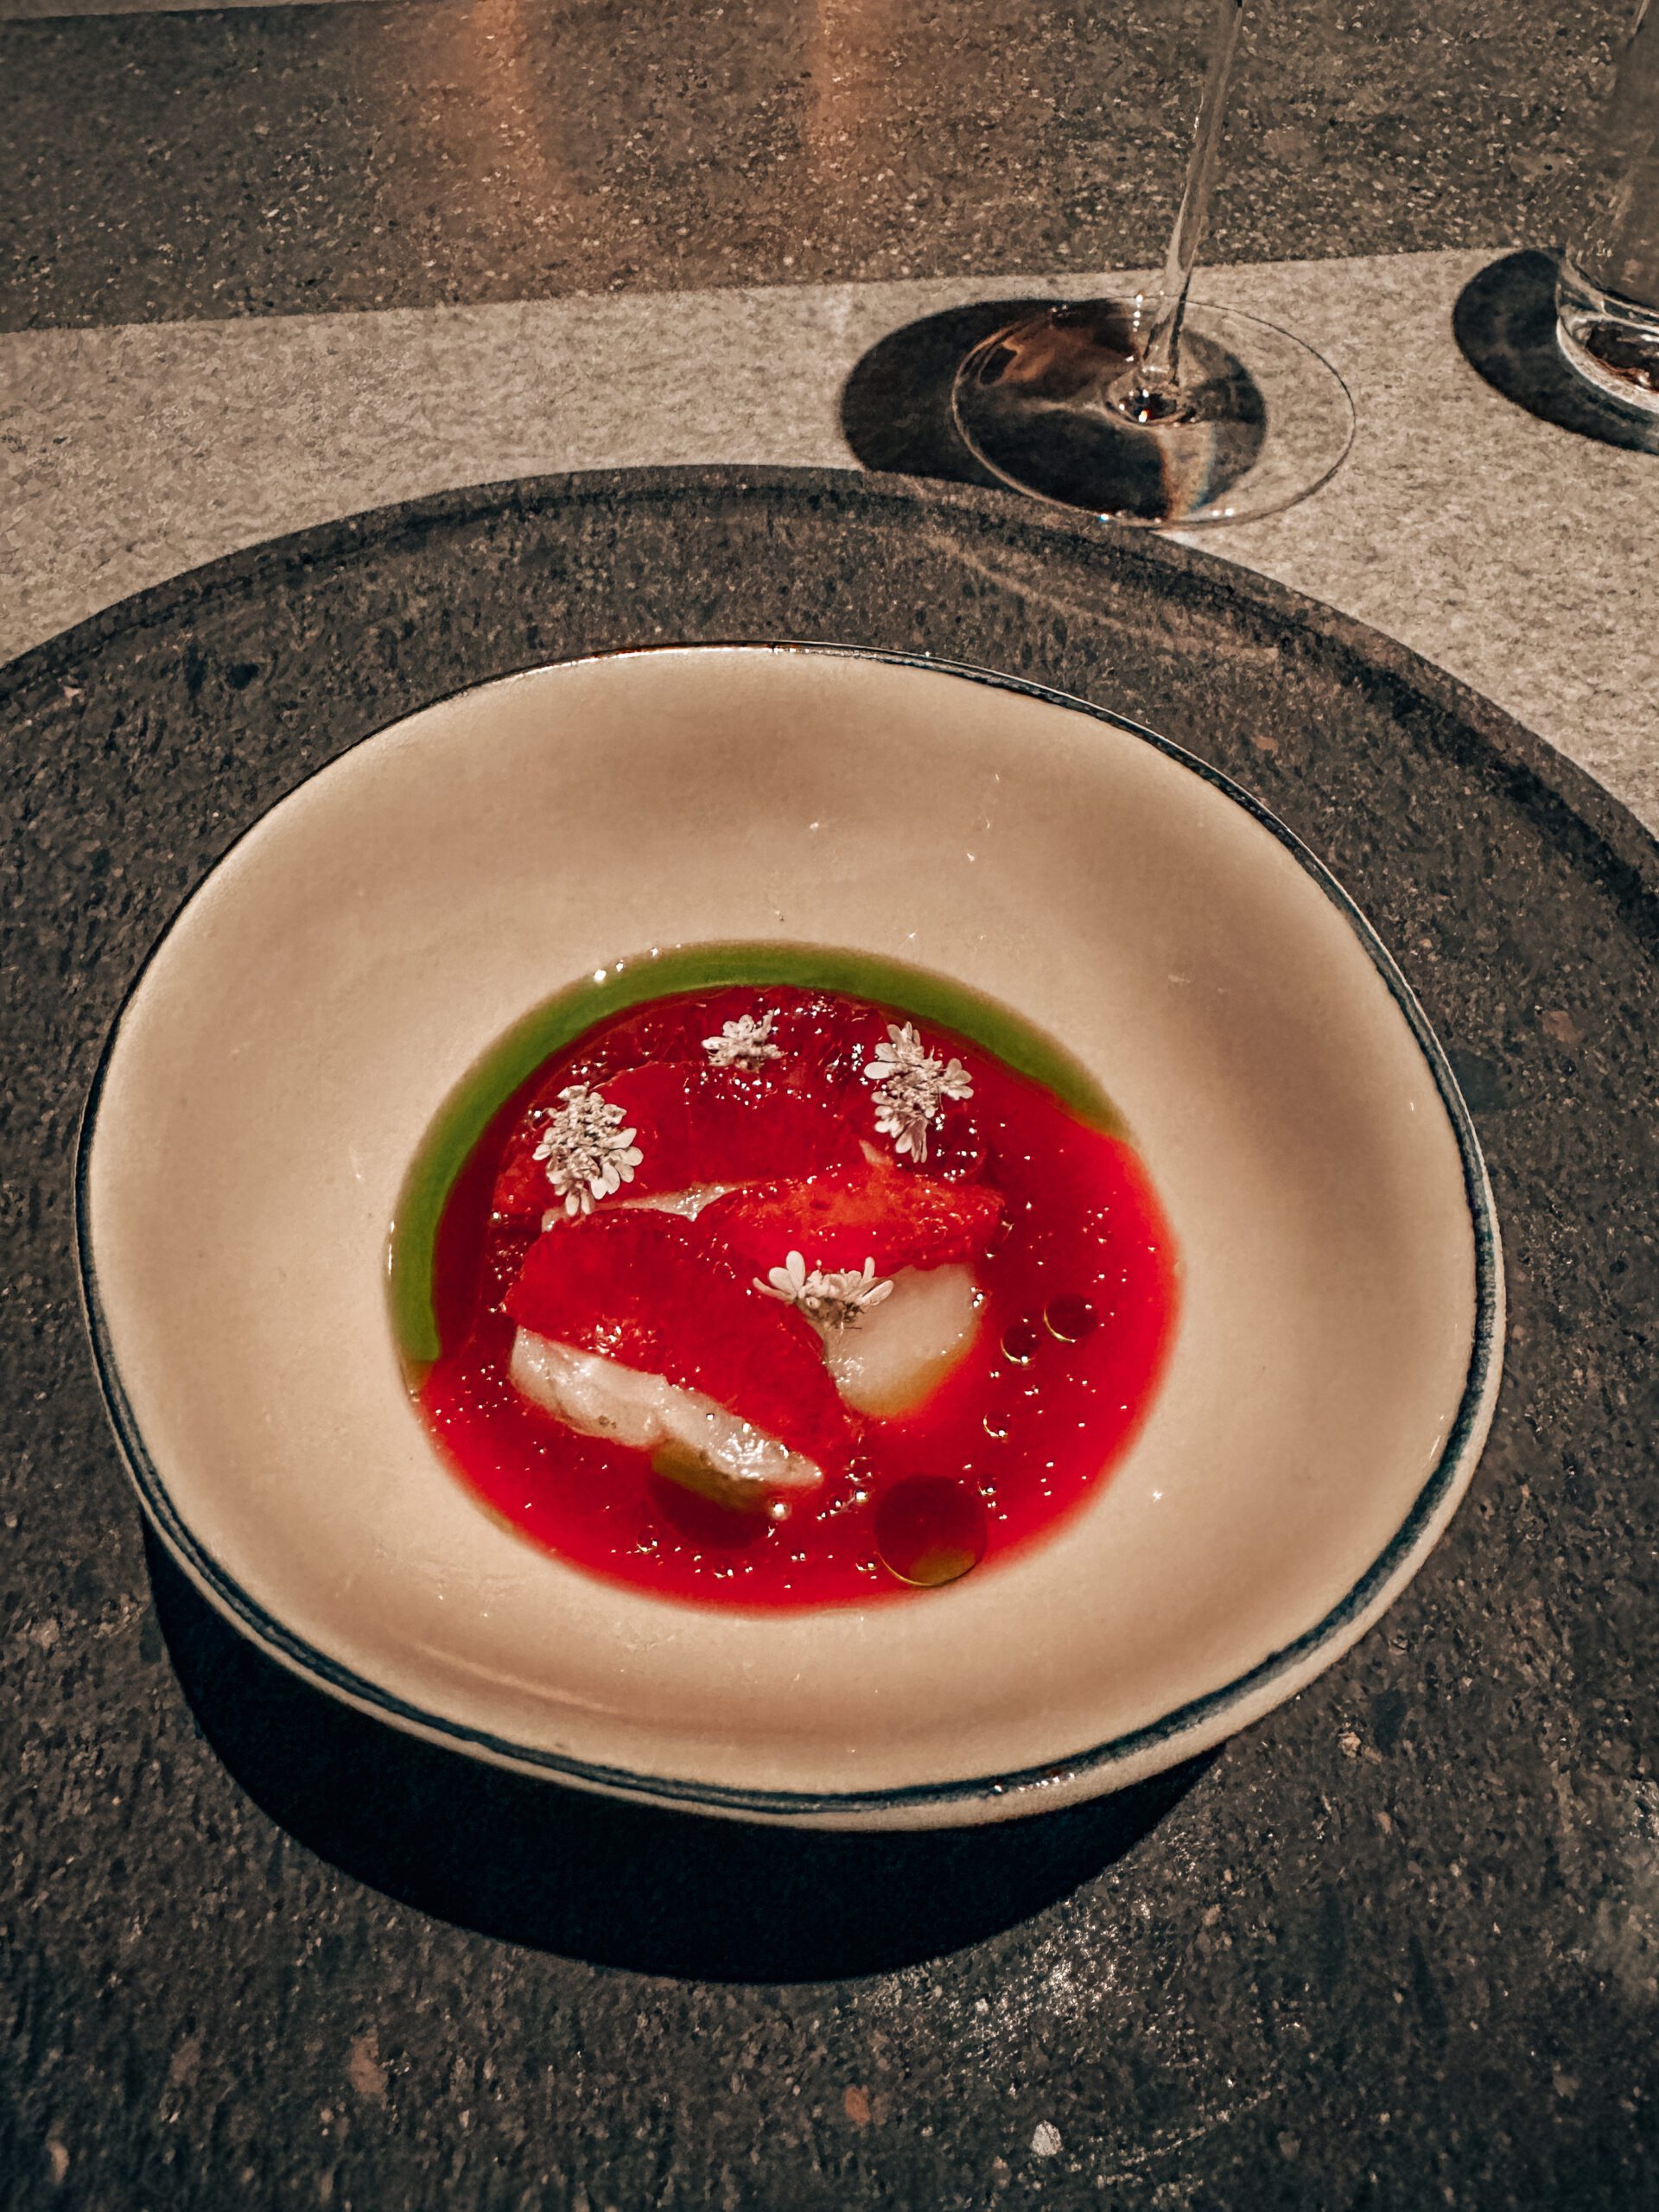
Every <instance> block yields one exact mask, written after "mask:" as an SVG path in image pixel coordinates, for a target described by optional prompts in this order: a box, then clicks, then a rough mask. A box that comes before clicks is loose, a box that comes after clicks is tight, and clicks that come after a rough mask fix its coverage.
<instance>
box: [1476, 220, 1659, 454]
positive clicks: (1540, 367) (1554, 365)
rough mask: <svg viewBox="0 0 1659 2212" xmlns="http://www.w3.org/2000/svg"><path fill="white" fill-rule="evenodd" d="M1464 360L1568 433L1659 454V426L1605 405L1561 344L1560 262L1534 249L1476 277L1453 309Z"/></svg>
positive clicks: (1505, 258)
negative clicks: (1557, 331) (1557, 327)
mask: <svg viewBox="0 0 1659 2212" xmlns="http://www.w3.org/2000/svg"><path fill="white" fill-rule="evenodd" d="M1452 335H1453V336H1454V337H1455V338H1456V340H1457V341H1458V346H1459V350H1460V351H1461V353H1462V354H1463V356H1464V359H1465V360H1466V361H1467V362H1468V363H1469V365H1470V366H1471V368H1473V369H1475V370H1476V371H1477V372H1478V373H1479V374H1480V375H1481V376H1483V377H1484V378H1485V379H1486V382H1487V383H1488V384H1489V385H1491V386H1492V388H1493V390H1494V391H1501V392H1502V393H1503V397H1505V398H1506V399H1510V400H1513V401H1514V403H1515V404H1516V406H1517V407H1524V408H1525V409H1526V410H1527V412H1528V413H1529V415H1535V416H1538V417H1539V419H1540V420H1541V422H1545V423H1554V424H1555V425H1556V427H1557V428H1558V429H1564V430H1573V431H1576V432H1577V434H1578V435H1580V437H1585V438H1599V440H1600V441H1601V442H1602V443H1603V444H1604V445H1614V446H1624V447H1626V448H1630V450H1631V451H1633V452H1636V453H1659V422H1655V421H1654V420H1652V419H1651V418H1650V417H1644V416H1640V415H1637V414H1634V413H1631V412H1630V411H1628V410H1626V409H1624V408H1622V407H1620V406H1618V405H1617V404H1615V403H1614V402H1613V401H1612V400H1611V399H1605V398H1604V397H1602V395H1601V394H1600V393H1599V391H1597V390H1596V388H1595V386H1594V385H1592V384H1587V383H1586V381H1585V379H1584V378H1582V377H1580V376H1579V375H1576V374H1575V373H1574V372H1573V370H1572V369H1570V368H1569V367H1568V366H1567V361H1566V359H1565V357H1564V356H1563V354H1562V353H1561V349H1560V346H1558V345H1557V343H1556V341H1555V257H1554V254H1549V253H1540V252H1538V251H1536V250H1535V249H1533V248H1528V249H1527V250H1526V251H1522V252H1520V253H1508V254H1505V255H1504V256H1503V259H1502V260H1501V261H1495V262H1493V263H1492V264H1491V266H1490V267H1488V268H1485V269H1483V270H1480V271H1479V273H1478V275H1476V276H1474V277H1471V278H1470V280H1469V282H1468V283H1466V284H1465V286H1464V288H1463V290H1462V291H1461V292H1460V293H1459V296H1458V302H1457V305H1456V306H1455V307H1454V308H1452Z"/></svg>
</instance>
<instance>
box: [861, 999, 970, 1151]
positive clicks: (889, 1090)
mask: <svg viewBox="0 0 1659 2212" xmlns="http://www.w3.org/2000/svg"><path fill="white" fill-rule="evenodd" d="M864 1080H865V1082H866V1083H874V1084H877V1085H878V1086H879V1088H878V1089H877V1090H876V1094H875V1126H876V1130H877V1132H878V1134H879V1135H881V1136H884V1137H891V1138H892V1139H893V1147H894V1149H895V1151H897V1152H899V1153H901V1154H902V1153H906V1152H907V1153H908V1154H910V1156H911V1158H912V1160H914V1161H915V1162H916V1165H917V1166H918V1167H919V1166H921V1164H922V1162H923V1161H924V1160H925V1159H926V1158H927V1132H928V1127H929V1124H930V1123H931V1122H937V1121H938V1118H939V1112H940V1107H941V1105H942V1103H943V1102H944V1100H945V1099H947V1098H971V1097H972V1096H973V1095H974V1086H973V1083H972V1081H971V1079H970V1078H969V1073H968V1071H967V1069H966V1068H965V1067H963V1065H962V1062H961V1061H960V1060H952V1061H951V1062H950V1065H948V1066H947V1065H946V1064H945V1062H944V1061H943V1060H941V1059H936V1058H934V1056H933V1054H932V1053H931V1052H929V1051H928V1050H927V1048H926V1046H925V1045H924V1044H923V1043H922V1040H921V1039H920V1037H919V1036H918V1034H917V1033H916V1031H915V1029H914V1028H913V1027H912V1025H911V1023H909V1022H908V1021H906V1022H904V1023H902V1024H898V1023H893V1022H891V1021H890V1022H889V1023H888V1024H887V1039H886V1040H885V1042H883V1043H881V1044H880V1045H878V1046H876V1048H875V1050H874V1052H873V1053H872V1054H871V1055H870V1057H869V1058H868V1060H866V1062H865V1063H864Z"/></svg>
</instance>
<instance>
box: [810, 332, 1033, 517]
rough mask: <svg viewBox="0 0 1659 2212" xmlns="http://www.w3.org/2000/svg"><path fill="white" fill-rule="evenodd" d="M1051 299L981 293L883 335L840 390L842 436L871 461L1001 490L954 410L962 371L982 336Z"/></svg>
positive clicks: (891, 469) (902, 472)
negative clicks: (980, 296) (997, 297)
mask: <svg viewBox="0 0 1659 2212" xmlns="http://www.w3.org/2000/svg"><path fill="white" fill-rule="evenodd" d="M1053 304H1054V302H1052V300H1031V299H1009V300H980V301H976V302H972V303H970V304H969V305H967V306H964V307H958V308H945V309H944V311H943V312H942V313H941V314H938V315H925V316H924V317H923V318H922V320H921V321H918V322H908V323H906V324H905V325H904V326H903V327H901V328H900V329H898V330H890V331H888V332H887V335H886V336H885V337H883V338H880V339H878V340H877V341H876V343H875V344H874V346H871V348H870V350H869V352H868V353H866V354H865V355H864V356H863V358H862V359H861V360H859V361H858V362H857V363H855V365H854V368H853V371H852V373H851V375H850V376H849V378H848V379H847V382H846V384H845V385H844V386H843V387H842V395H841V428H842V435H843V436H844V437H845V439H846V441H847V442H848V444H849V446H850V447H851V448H852V449H853V452H854V454H855V457H856V458H857V459H858V460H859V461H861V463H862V465H863V466H864V467H866V468H874V469H880V470H883V471H885V472H887V473H888V474H892V475H895V476H931V477H935V478H942V479H943V480H944V481H945V482H947V483H951V484H980V485H984V486H988V488H989V489H991V490H996V489H999V488H1000V486H999V484H998V480H997V478H996V477H995V476H994V475H993V474H991V472H990V470H989V469H988V468H987V467H985V465H984V463H983V462H982V461H980V460H978V459H977V458H976V455H975V454H973V453H971V452H970V451H969V448H968V446H967V445H966V444H965V443H964V442H963V435H962V433H961V431H960V430H959V429H957V423H956V418H955V416H954V415H953V414H952V412H951V407H950V393H951V388H952V386H953V385H954V384H955V382H956V377H957V370H958V369H959V368H960V367H961V365H962V364H963V361H965V360H966V359H967V358H968V356H969V353H972V351H973V349H974V347H975V346H977V345H978V344H979V343H980V341H981V340H982V339H986V338H989V337H990V336H991V335H992V334H993V333H994V332H995V331H998V330H1001V329H1002V328H1003V327H1005V326H1006V325H1007V324H1008V323H1011V322H1017V321H1020V318H1021V317H1022V316H1024V315H1031V314H1034V313H1035V312H1036V311H1037V310H1039V308H1046V307H1052V305H1053Z"/></svg>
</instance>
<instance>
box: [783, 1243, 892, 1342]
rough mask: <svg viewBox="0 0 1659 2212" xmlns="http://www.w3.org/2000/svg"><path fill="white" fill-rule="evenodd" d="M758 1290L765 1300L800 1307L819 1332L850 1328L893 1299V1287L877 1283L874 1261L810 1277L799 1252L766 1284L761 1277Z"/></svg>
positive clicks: (814, 1270) (816, 1270)
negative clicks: (887, 1300)
mask: <svg viewBox="0 0 1659 2212" xmlns="http://www.w3.org/2000/svg"><path fill="white" fill-rule="evenodd" d="M754 1287H755V1288H756V1289H757V1290H758V1291H760V1293H761V1294H762V1295H763V1296H764V1297H766V1298H777V1299H781V1300H782V1301H783V1303H784V1304H785V1306H798V1307H799V1309H800V1310H801V1312H802V1313H804V1314H805V1316H806V1318H807V1319H808V1320H809V1321H810V1322H811V1324H812V1325H813V1326H814V1328H817V1329H845V1328H850V1327H851V1326H852V1325H853V1324H854V1323H855V1322H857V1321H860V1320H861V1319H863V1317H864V1315H865V1314H866V1313H868V1312H869V1310H870V1308H871V1307H872V1306H880V1303H881V1301H882V1300H883V1299H884V1298H891V1297H892V1295H893V1285H892V1284H891V1283H890V1282H881V1281H878V1280H877V1278H876V1273H875V1262H874V1260H866V1261H865V1262H864V1265H863V1267H862V1268H851V1269H848V1270H843V1271H842V1272H841V1273H838V1274H836V1273H831V1274H823V1273H822V1272H821V1271H820V1270H819V1269H818V1268H813V1269H812V1271H811V1273H810V1274H808V1273H807V1267H806V1262H805V1260H804V1257H803V1256H802V1255H801V1254H800V1253H798V1252H791V1254H790V1255H789V1258H788V1260H787V1262H785V1265H784V1266H783V1267H781V1268H772V1271H771V1273H770V1274H768V1275H767V1277H766V1281H765V1282H762V1281H761V1280H760V1276H759V1275H757V1276H756V1277H755V1278H754Z"/></svg>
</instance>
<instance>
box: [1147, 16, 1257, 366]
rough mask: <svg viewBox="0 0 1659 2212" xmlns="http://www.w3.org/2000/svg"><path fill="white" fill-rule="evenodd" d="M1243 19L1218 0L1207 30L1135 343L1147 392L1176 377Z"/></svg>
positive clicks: (1214, 179)
mask: <svg viewBox="0 0 1659 2212" xmlns="http://www.w3.org/2000/svg"><path fill="white" fill-rule="evenodd" d="M1243 20H1244V0H1218V4H1217V11H1216V20H1215V27H1214V29H1213V30H1212V32H1211V47H1210V66H1209V68H1208V69H1207V70H1206V72H1205V79H1204V97H1203V99H1201V100H1200V101H1199V103H1198V127H1197V129H1196V130H1195V131H1194V133H1193V137H1192V159H1191V160H1190V161H1189V162H1188V163H1187V165H1186V182H1185V186H1184V187H1183V188H1182V191H1181V206H1180V212H1179V214H1178V215H1177V216H1176V218H1175V227H1174V229H1173V231H1172V232H1170V237H1169V251H1168V253H1167V255H1166V257H1165V260H1164V277H1163V286H1162V294H1161V297H1160V302H1159V306H1158V313H1157V315H1156V317H1155V318H1154V322H1153V326H1152V328H1151V329H1150V330H1149V331H1148V332H1147V342H1146V344H1145V346H1143V347H1142V348H1141V360H1140V365H1139V374H1138V378H1137V381H1138V382H1139V385H1140V386H1141V391H1143V392H1145V393H1147V395H1148V396H1150V395H1151V394H1153V393H1154V392H1157V391H1167V390H1168V389H1169V388H1170V387H1171V386H1172V385H1174V384H1176V383H1177V382H1178V381H1179V378H1178V373H1177V358H1176V357H1177V349H1178V348H1179V345H1180V341H1181V323H1182V321H1183V318H1184V317H1185V314H1186V296H1187V293H1188V291H1189V289H1191V287H1192V271H1193V269H1194V268H1195V267H1196V265H1197V263H1198V249H1199V248H1200V247H1201V246H1202V245H1203V244H1204V232H1205V223H1206V222H1207V221H1208V219H1209V215H1210V199H1211V194H1212V193H1213V191H1214V190H1215V183H1216V156H1217V152H1218V151H1219V149H1220V146H1221V132H1222V125H1223V124H1224V122H1225V120H1226V116H1227V94H1228V92H1229V90H1230V86H1231V84H1232V78H1233V60H1234V57H1235V56H1236V54H1237V52H1238V33H1239V27H1240V25H1241V24H1242V23H1243Z"/></svg>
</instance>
